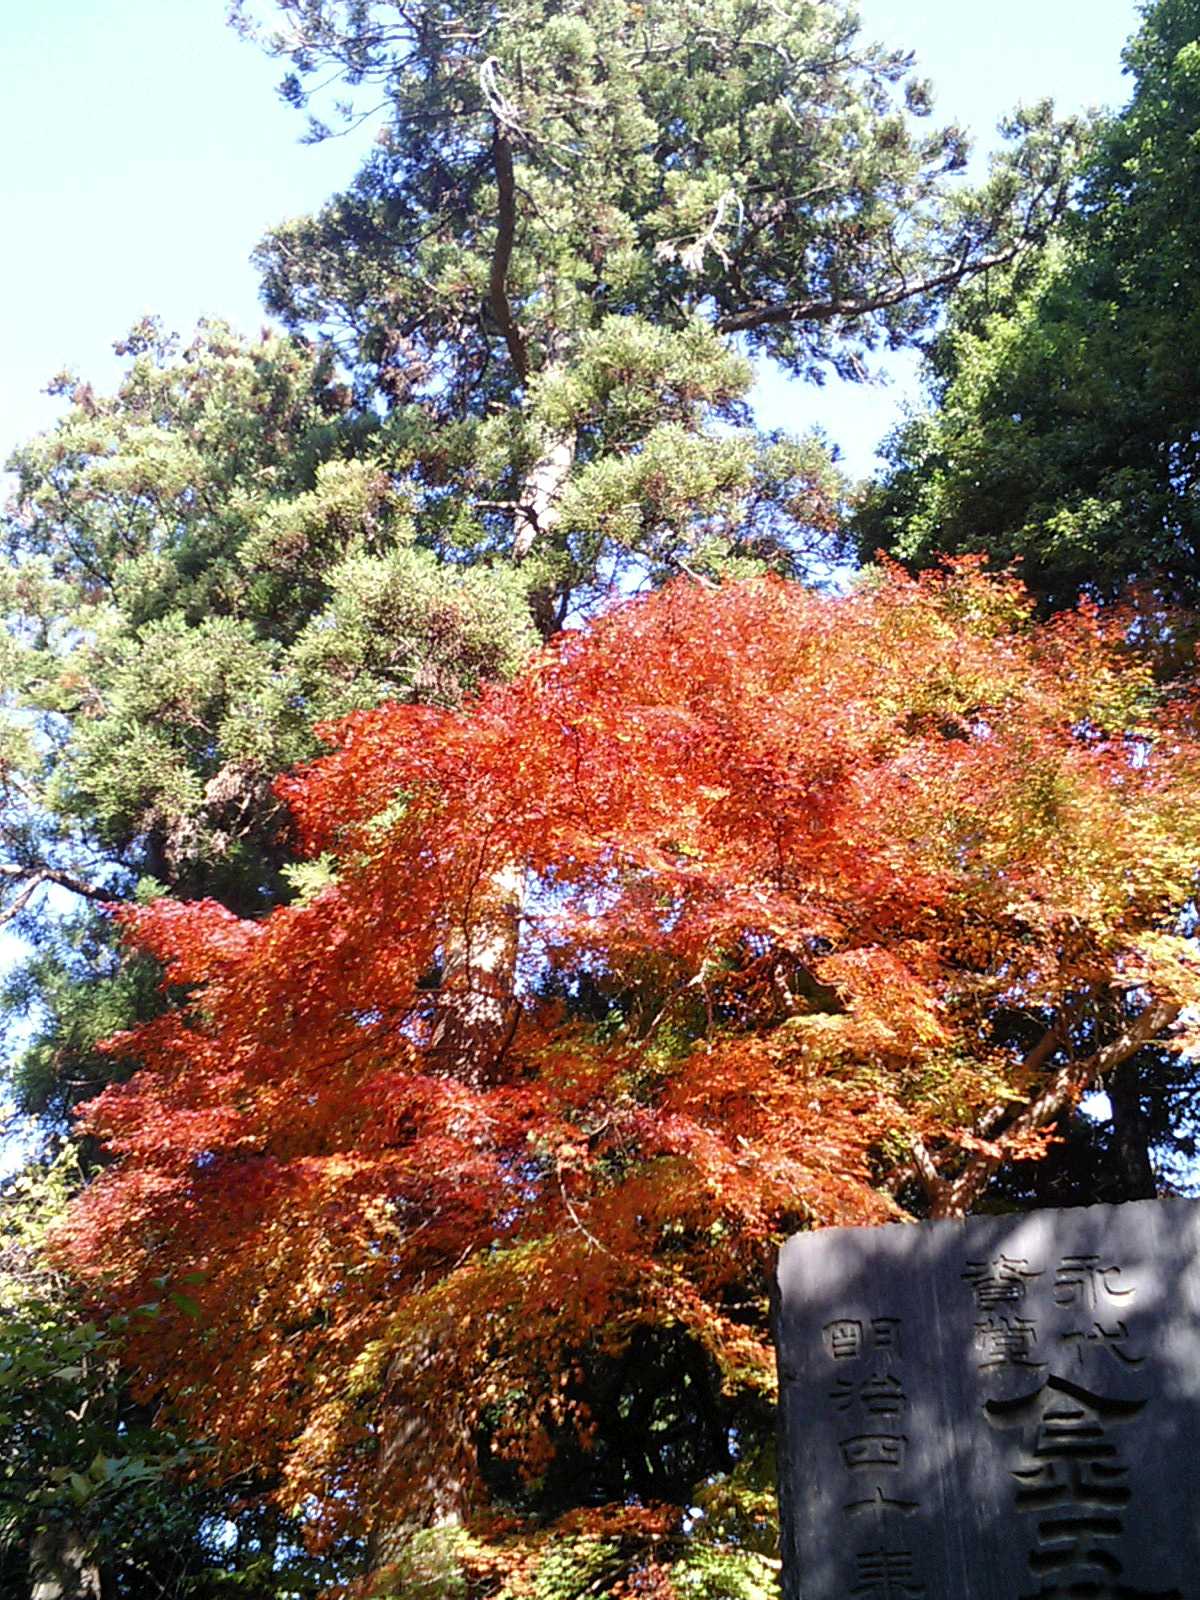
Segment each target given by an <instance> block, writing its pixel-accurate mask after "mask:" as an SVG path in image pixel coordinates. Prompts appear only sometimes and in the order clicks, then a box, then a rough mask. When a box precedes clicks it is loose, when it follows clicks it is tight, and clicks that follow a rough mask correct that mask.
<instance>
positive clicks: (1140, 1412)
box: [776, 1200, 1200, 1600]
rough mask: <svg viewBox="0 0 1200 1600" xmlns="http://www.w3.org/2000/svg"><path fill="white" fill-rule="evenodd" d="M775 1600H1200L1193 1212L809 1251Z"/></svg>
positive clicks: (789, 1312) (785, 1268)
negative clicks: (780, 1577)
mask: <svg viewBox="0 0 1200 1600" xmlns="http://www.w3.org/2000/svg"><path fill="white" fill-rule="evenodd" d="M776 1343H777V1347H778V1354H779V1375H780V1388H781V1408H782V1418H781V1440H780V1450H781V1456H780V1460H781V1467H780V1499H781V1510H782V1516H783V1555H784V1593H785V1595H786V1596H787V1600H1200V1202H1193V1201H1184V1200H1166V1201H1156V1200H1146V1201H1136V1202H1133V1203H1131V1204H1128V1205H1123V1206H1088V1207H1082V1208H1079V1209H1077V1210H1067V1211H1036V1212H1029V1213H1026V1214H1023V1215H1019V1216H1004V1217H972V1218H969V1219H968V1220H967V1221H965V1222H932V1223H920V1224H916V1225H911V1226H902V1225H897V1226H891V1227H884V1228H833V1229H828V1230H826V1231H824V1232H819V1233H811V1234H799V1235H797V1236H796V1237H794V1238H792V1239H790V1240H789V1241H788V1243H787V1245H786V1246H785V1247H784V1249H783V1252H782V1254H781V1257H780V1262H779V1272H778V1301H777V1306H776Z"/></svg>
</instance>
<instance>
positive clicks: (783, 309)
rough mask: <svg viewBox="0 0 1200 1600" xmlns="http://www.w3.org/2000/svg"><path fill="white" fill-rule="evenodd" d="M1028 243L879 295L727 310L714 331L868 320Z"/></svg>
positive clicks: (1001, 262) (1009, 257)
mask: <svg viewBox="0 0 1200 1600" xmlns="http://www.w3.org/2000/svg"><path fill="white" fill-rule="evenodd" d="M1029 242H1030V241H1029V240H1028V239H1025V238H1022V239H1019V240H1017V241H1016V242H1015V243H1014V244H1012V245H1010V246H1009V248H1008V249H1007V250H1001V251H998V252H997V253H996V254H994V255H990V256H980V257H979V258H977V259H976V260H974V261H971V260H960V261H959V262H957V263H956V264H955V265H954V266H952V267H947V268H946V269H945V271H944V272H937V273H934V274H933V275H932V276H931V277H928V278H921V279H920V280H919V281H918V282H916V283H910V282H909V281H908V280H907V279H903V280H902V281H901V282H900V283H899V284H898V285H896V286H895V287H894V288H891V289H888V290H885V291H883V292H881V293H879V294H874V295H864V296H861V297H859V298H851V299H832V300H831V299H825V300H821V299H817V300H788V301H784V302H783V303H782V304H775V305H760V306H749V307H747V308H746V310H744V311H731V312H729V313H728V314H727V315H726V316H723V317H719V318H718V319H717V332H718V333H745V332H747V331H748V330H750V329H753V328H765V327H769V326H771V325H773V324H776V323H785V322H832V321H834V320H835V318H844V319H845V320H847V321H853V320H854V319H855V318H857V317H868V316H871V315H872V314H873V313H874V312H876V311H887V310H889V309H890V308H891V307H892V306H898V305H903V303H904V302H905V301H906V300H914V299H916V298H917V297H918V296H920V295H925V294H934V293H936V292H937V290H939V289H949V288H952V287H953V286H954V285H955V284H958V283H962V282H964V281H965V280H966V279H967V278H973V277H976V276H978V274H979V273H981V272H989V271H991V270H992V268H994V267H1005V266H1007V265H1008V264H1009V262H1010V261H1014V260H1015V259H1016V258H1017V256H1018V255H1020V253H1021V251H1022V250H1024V249H1025V248H1026V246H1027V245H1028V244H1029Z"/></svg>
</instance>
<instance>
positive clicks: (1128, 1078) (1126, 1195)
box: [1105, 1058, 1158, 1200]
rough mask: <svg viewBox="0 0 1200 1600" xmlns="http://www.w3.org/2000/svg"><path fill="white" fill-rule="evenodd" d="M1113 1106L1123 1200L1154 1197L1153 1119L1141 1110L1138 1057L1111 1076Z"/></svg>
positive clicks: (1110, 1093)
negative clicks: (1151, 1145)
mask: <svg viewBox="0 0 1200 1600" xmlns="http://www.w3.org/2000/svg"><path fill="white" fill-rule="evenodd" d="M1105 1087H1106V1088H1107V1090H1108V1098H1109V1102H1110V1103H1111V1105H1112V1119H1113V1153H1114V1155H1115V1156H1116V1163H1117V1176H1118V1179H1119V1182H1120V1185H1121V1199H1122V1200H1153V1199H1154V1198H1155V1197H1156V1196H1157V1194H1158V1183H1157V1181H1156V1179H1155V1176H1154V1164H1153V1162H1152V1161H1151V1160H1150V1122H1149V1119H1148V1118H1147V1116H1146V1113H1145V1111H1144V1110H1143V1109H1142V1083H1141V1074H1140V1072H1139V1071H1138V1064H1137V1060H1136V1058H1135V1059H1134V1060H1133V1061H1127V1062H1126V1063H1125V1064H1124V1066H1122V1067H1119V1068H1118V1069H1117V1071H1116V1072H1114V1073H1113V1074H1112V1076H1111V1077H1110V1078H1109V1080H1108V1083H1107V1085H1106V1086H1105Z"/></svg>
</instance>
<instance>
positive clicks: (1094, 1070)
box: [930, 1000, 1182, 1218]
mask: <svg viewBox="0 0 1200 1600" xmlns="http://www.w3.org/2000/svg"><path fill="white" fill-rule="evenodd" d="M1181 1009H1182V1007H1181V1006H1179V1005H1177V1004H1176V1003H1175V1002H1174V1001H1172V1000H1154V1001H1151V1003H1150V1004H1149V1005H1148V1006H1147V1007H1146V1009H1145V1010H1144V1011H1143V1012H1142V1013H1141V1015H1140V1016H1139V1017H1137V1018H1136V1020H1135V1021H1134V1022H1132V1023H1131V1024H1130V1025H1129V1027H1128V1028H1126V1029H1125V1031H1124V1033H1121V1034H1118V1035H1117V1037H1116V1038H1115V1039H1113V1040H1112V1041H1111V1042H1110V1043H1108V1044H1106V1045H1105V1046H1104V1047H1103V1049H1101V1050H1097V1051H1096V1052H1095V1053H1094V1054H1092V1055H1090V1056H1086V1057H1085V1058H1084V1059H1083V1060H1082V1061H1068V1062H1067V1064H1066V1065H1065V1066H1063V1067H1060V1068H1059V1069H1058V1071H1057V1072H1056V1073H1054V1074H1053V1076H1052V1077H1051V1078H1050V1079H1049V1081H1048V1082H1047V1084H1046V1086H1045V1088H1044V1089H1043V1090H1042V1092H1041V1094H1039V1095H1038V1097H1037V1099H1036V1100H1033V1101H1031V1102H1030V1104H1029V1105H1027V1106H1026V1107H1025V1109H1024V1111H1022V1112H1021V1113H1020V1114H1019V1115H1018V1116H1016V1117H1014V1118H1013V1120H1012V1122H1010V1123H1009V1125H1008V1127H1007V1128H1005V1129H1004V1131H1003V1133H1002V1135H1001V1138H1003V1139H1006V1140H1011V1139H1020V1138H1022V1137H1023V1136H1024V1135H1026V1134H1030V1133H1036V1131H1037V1130H1038V1129H1039V1128H1045V1127H1048V1126H1049V1124H1050V1123H1052V1122H1053V1121H1054V1120H1055V1118H1056V1117H1058V1116H1059V1115H1060V1113H1061V1112H1063V1111H1065V1110H1066V1109H1067V1107H1068V1106H1070V1105H1073V1104H1074V1102H1075V1101H1076V1100H1078V1098H1079V1096H1080V1095H1081V1094H1083V1093H1085V1092H1086V1090H1088V1089H1089V1088H1091V1087H1092V1085H1093V1084H1095V1083H1097V1082H1099V1081H1100V1080H1101V1079H1102V1078H1104V1077H1105V1076H1106V1075H1107V1074H1108V1073H1110V1072H1112V1071H1113V1070H1114V1068H1116V1067H1119V1066H1120V1065H1121V1063H1122V1062H1123V1061H1128V1060H1129V1057H1130V1056H1132V1055H1135V1054H1136V1053H1137V1051H1139V1050H1140V1049H1141V1048H1142V1046H1143V1045H1144V1044H1149V1042H1150V1040H1151V1039H1153V1038H1155V1037H1156V1036H1157V1035H1158V1034H1160V1033H1162V1032H1163V1030H1164V1029H1165V1028H1169V1027H1170V1026H1171V1024H1172V1023H1173V1022H1174V1021H1175V1019H1176V1017H1178V1015H1179V1013H1180V1011H1181ZM1044 1043H1045V1041H1044V1040H1043V1041H1042V1044H1040V1045H1038V1046H1037V1047H1036V1048H1037V1049H1039V1050H1040V1049H1041V1048H1042V1045H1044ZM1002 1160H1003V1156H1002V1155H1001V1154H999V1153H996V1154H993V1153H991V1152H989V1151H981V1152H980V1153H979V1154H978V1155H976V1156H974V1157H973V1158H972V1159H971V1160H970V1161H968V1162H967V1164H966V1166H965V1167H964V1168H963V1170H962V1171H961V1172H960V1173H959V1174H958V1176H957V1177H956V1178H953V1179H950V1180H949V1181H947V1180H945V1179H941V1180H939V1185H938V1189H937V1191H936V1193H935V1194H934V1196H933V1197H932V1198H933V1204H932V1208H931V1211H930V1215H931V1216H932V1217H934V1218H946V1217H964V1216H966V1214H967V1212H968V1210H969V1209H970V1207H971V1206H972V1205H973V1204H974V1202H975V1201H976V1200H977V1199H978V1198H979V1196H980V1195H981V1194H982V1193H983V1191H984V1189H985V1188H986V1187H987V1185H988V1183H989V1182H990V1181H991V1178H992V1175H993V1173H994V1172H995V1171H996V1170H997V1168H998V1167H999V1166H1000V1164H1001V1162H1002Z"/></svg>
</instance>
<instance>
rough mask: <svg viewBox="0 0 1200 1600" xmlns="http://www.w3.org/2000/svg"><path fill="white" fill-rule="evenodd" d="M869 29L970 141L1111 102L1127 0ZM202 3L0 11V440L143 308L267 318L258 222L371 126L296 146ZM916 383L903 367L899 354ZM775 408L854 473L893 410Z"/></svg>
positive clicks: (341, 168) (894, 18) (832, 392)
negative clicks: (998, 127) (9, 244)
mask: <svg viewBox="0 0 1200 1600" xmlns="http://www.w3.org/2000/svg"><path fill="white" fill-rule="evenodd" d="M859 9H860V12H861V15H862V19H863V26H864V32H865V33H866V34H867V35H868V36H877V37H879V38H880V39H882V40H883V41H884V42H886V43H888V44H890V45H894V46H901V47H905V48H911V49H913V50H915V51H916V52H917V56H918V69H919V70H920V71H922V72H924V73H927V74H928V76H929V77H930V78H931V79H932V80H933V83H934V87H935V92H936V99H935V113H936V115H937V116H938V117H939V118H943V119H957V120H959V121H961V122H962V123H963V124H964V125H965V126H967V127H968V128H969V129H970V131H971V133H972V135H973V137H974V138H975V139H976V140H977V142H978V143H979V145H980V146H981V148H985V149H986V148H989V147H990V146H991V145H992V144H993V142H994V124H995V122H996V120H997V118H998V117H999V116H1001V115H1003V114H1005V113H1006V112H1007V111H1009V110H1011V108H1012V107H1013V106H1014V105H1015V104H1016V103H1017V102H1019V101H1025V102H1029V101H1033V100H1037V99H1040V98H1042V97H1044V96H1046V95H1053V96H1054V97H1055V99H1056V101H1057V102H1058V104H1059V107H1060V110H1061V111H1062V112H1064V113H1066V112H1070V111H1074V110H1078V109H1082V108H1084V107H1086V106H1089V105H1095V104H1103V103H1107V104H1110V105H1117V104H1119V103H1120V102H1121V101H1122V100H1123V98H1124V95H1125V85H1124V83H1123V81H1122V78H1121V68H1120V50H1121V46H1122V44H1123V42H1124V40H1125V39H1126V37H1127V36H1128V35H1129V33H1130V32H1131V31H1132V29H1133V26H1134V24H1135V21H1136V11H1135V7H1134V6H1133V4H1132V3H1131V0H1055V4H1053V5H1050V6H1047V5H1045V4H1042V3H1040V0H1014V3H1013V4H1010V5H1008V6H1005V7H1002V8H1001V7H989V6H974V5H972V6H964V5H962V4H959V3H957V0H930V3H928V4H925V5H922V6H919V7H914V6H911V5H910V4H908V3H907V0H864V3H863V4H862V5H861V6H860V8H859ZM222 11H223V7H222V6H221V5H220V4H219V3H218V0H212V3H193V4H189V5H172V6H166V5H162V4H160V3H159V0H106V4H104V5H103V6H97V5H95V4H93V3H91V0H62V3H61V4H57V5H54V6H45V7H38V6H26V7H17V8H14V9H13V11H12V12H11V14H10V15H9V16H8V17H7V18H6V20H5V23H4V25H3V26H4V53H5V58H6V64H7V68H8V72H7V79H8V90H7V93H6V96H5V101H4V105H3V108H2V109H0V131H2V132H3V136H4V143H5V148H6V149H8V150H10V151H14V152H16V151H19V152H20V158H19V159H14V160H12V161H10V162H9V163H8V164H7V166H6V170H5V174H4V178H3V187H2V189H0V202H2V204H3V211H4V215H5V217H6V219H7V221H8V225H9V227H8V231H9V235H10V237H11V238H12V239H13V240H14V241H16V242H17V248H15V249H12V250H9V251H7V252H5V255H4V259H3V261H0V303H3V304H4V305H5V306H6V307H7V308H8V316H7V318H6V330H5V375H4V392H3V397H2V399H0V447H3V450H4V452H5V453H7V451H8V450H9V449H10V448H11V447H12V446H13V445H14V444H16V443H17V442H18V441H19V440H20V439H22V438H24V437H27V436H28V434H29V433H30V432H31V431H32V430H33V428H34V427H36V426H41V425H43V424H44V423H45V421H46V420H47V419H48V417H49V416H50V415H51V414H52V410H53V404H52V402H50V401H48V400H47V399H46V398H45V397H44V396H42V395H41V394H40V392H39V391H40V390H41V389H42V387H43V386H44V385H45V383H46V381H47V380H48V379H49V377H50V376H51V375H52V374H53V373H54V372H56V371H58V370H60V369H61V368H63V367H71V368H73V369H75V370H78V371H79V372H81V373H82V374H83V375H84V376H86V377H88V378H89V379H90V380H91V381H93V382H94V383H96V384H97V385H98V386H100V387H102V388H103V387H108V386H109V385H110V384H111V382H112V381H113V379H114V377H115V367H114V365H113V360H112V356H111V344H112V341H113V340H114V339H116V338H119V337H120V336H121V335H122V334H123V333H124V332H125V331H126V330H127V329H128V328H129V327H130V326H131V325H132V324H133V323H134V322H135V321H137V320H138V319H139V318H141V317H142V316H143V315H145V314H146V312H148V311H154V312H160V313H161V314H162V315H163V317H164V320H165V321H166V323H167V325H168V326H170V327H174V328H177V329H178V330H179V331H181V332H183V333H185V334H186V333H188V332H189V331H190V329H191V327H192V325H193V324H194V322H195V320H196V318H197V317H199V316H210V317H211V316H217V317H225V318H228V319H229V320H231V321H232V322H233V323H234V324H235V325H237V326H241V327H242V328H244V329H246V330H252V329H253V328H255V327H256V326H257V325H258V323H259V322H260V321H261V320H262V311H261V307H260V305H259V302H258V281H257V273H256V272H255V270H254V268H253V267H251V265H250V264H249V257H250V253H251V251H252V250H253V248H254V246H255V245H256V243H257V242H258V240H259V239H260V237H261V236H262V234H263V233H264V231H265V230H266V228H267V227H269V226H270V225H271V224H272V223H274V222H276V221H278V220H280V219H281V218H283V217H286V216H290V215H293V214H295V213H298V212H302V211H307V210H311V209H313V208H314V207H316V206H317V205H318V204H319V203H320V202H321V201H322V200H323V199H324V198H325V197H326V196H327V195H328V194H329V193H330V192H332V191H333V190H334V189H336V188H338V187H340V186H342V185H344V184H345V183H346V182H347V181H348V179H349V178H350V176H351V174H352V172H353V171H354V169H355V167H356V165H357V162H358V159H359V158H360V156H361V154H362V153H363V151H364V150H365V149H366V148H368V146H369V138H370V130H367V129H364V130H362V131H361V132H360V133H359V134H358V135H356V136H352V137H349V138H346V139H339V140H335V141H333V142H331V143H329V144H327V145H325V146H318V147H311V146H302V145H300V144H299V143H298V142H297V141H298V135H299V133H300V131H301V127H300V121H299V119H298V118H297V117H296V114H295V113H294V112H293V111H291V110H290V108H288V107H286V106H284V105H283V104H282V103H280V102H279V101H278V99H276V97H275V96H274V94H273V92H272V90H273V85H274V84H275V82H276V81H277V79H278V76H279V73H278V69H277V66H276V64H275V63H272V62H270V61H268V60H266V59H265V58H263V57H260V56H259V55H257V54H256V52H255V51H254V50H253V49H250V48H247V47H246V46H245V45H244V44H242V43H240V42H239V41H238V40H237V39H236V38H235V37H234V35H233V34H232V33H231V32H230V31H229V30H228V29H227V28H226V27H225V25H224V20H223V16H222ZM898 370H899V371H900V372H901V373H904V374H907V376H906V378H905V379H904V381H905V382H907V383H908V384H909V385H910V386H911V382H912V379H911V363H909V364H907V365H906V364H905V363H903V362H900V363H898ZM761 398H762V401H763V403H764V405H765V407H766V408H767V411H768V414H769V415H768V420H770V421H772V422H785V421H786V423H787V424H788V425H789V426H790V427H791V428H793V429H794V430H796V431H800V430H802V428H803V427H805V426H807V425H809V423H810V422H813V421H816V422H820V423H821V424H822V425H823V426H824V427H825V428H826V430H827V431H828V433H829V434H830V437H831V438H833V439H834V440H835V441H836V442H838V443H839V444H840V445H841V446H842V448H843V449H844V450H845V451H846V453H847V459H848V461H849V462H850V464H851V466H852V468H853V469H854V470H856V471H863V470H866V468H867V467H868V466H869V464H870V459H871V451H872V450H873V448H874V445H875V443H876V442H877V440H878V438H879V437H880V436H881V435H882V433H883V432H884V431H885V429H886V427H887V426H888V425H889V422H890V419H891V418H892V416H893V415H894V412H895V405H896V394H895V392H894V391H889V390H878V389H864V388H863V387H861V386H849V388H847V387H846V386H844V385H841V384H837V383H832V384H830V385H829V386H827V387H826V389H825V390H824V391H823V392H821V393H819V394H814V393H812V392H809V391H797V390H796V389H795V388H794V387H791V386H787V387H783V386H781V385H779V384H777V383H775V382H772V383H771V384H769V385H768V386H766V387H764V389H763V390H762V391H761Z"/></svg>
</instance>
